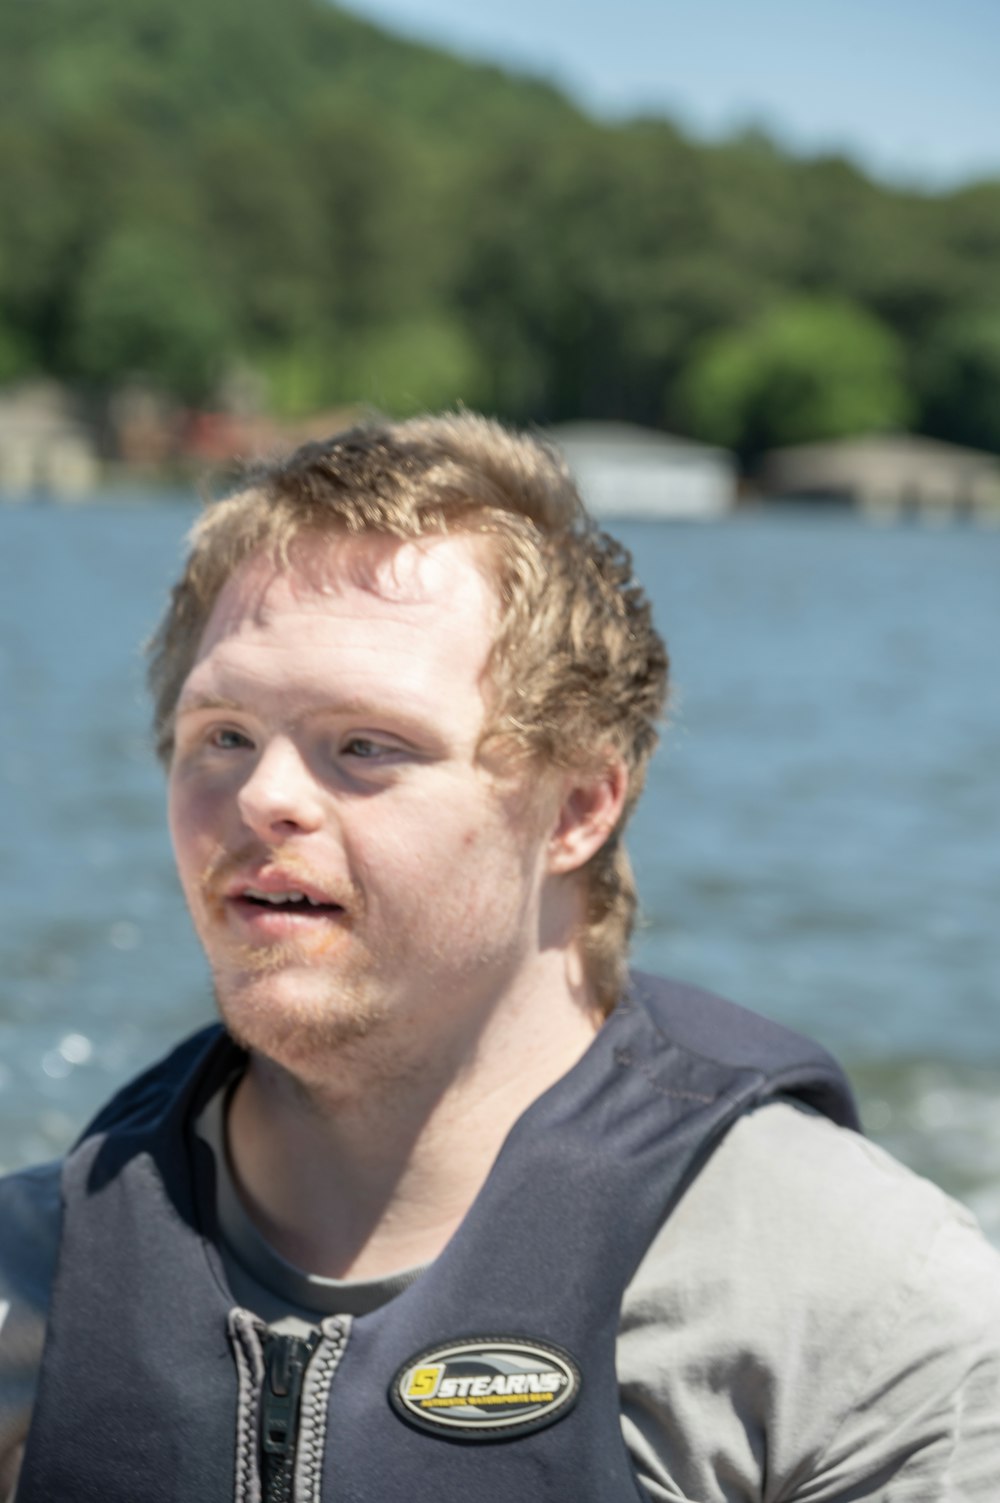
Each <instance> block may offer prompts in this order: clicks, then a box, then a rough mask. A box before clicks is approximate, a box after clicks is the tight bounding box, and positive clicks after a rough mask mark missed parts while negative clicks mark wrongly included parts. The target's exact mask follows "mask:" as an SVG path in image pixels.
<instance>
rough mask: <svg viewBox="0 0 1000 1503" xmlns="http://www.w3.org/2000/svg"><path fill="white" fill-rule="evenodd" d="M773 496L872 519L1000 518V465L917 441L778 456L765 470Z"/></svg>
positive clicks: (892, 439) (864, 442) (877, 441)
mask: <svg viewBox="0 0 1000 1503" xmlns="http://www.w3.org/2000/svg"><path fill="white" fill-rule="evenodd" d="M760 483H761V488H762V490H763V491H764V493H765V494H766V495H769V496H776V497H783V498H787V499H802V500H827V501H841V502H846V503H848V504H852V505H855V506H859V507H862V508H864V509H865V510H866V511H871V512H887V513H896V512H905V511H912V512H917V513H920V514H923V515H935V514H939V515H942V516H945V515H948V514H949V513H951V512H955V511H958V512H977V513H982V514H984V515H986V514H989V515H991V516H994V517H1000V459H998V458H997V456H996V455H994V454H984V453H981V452H980V451H979V450H977V449H963V448H960V447H958V446H957V445H955V444H945V443H939V442H937V441H936V440H935V439H930V438H920V437H917V436H915V435H911V434H884V435H872V436H870V437H866V438H852V439H842V440H838V441H837V442H834V443H824V444H803V445H801V446H800V447H796V448H792V449H775V450H773V451H772V452H771V453H770V454H766V455H765V456H764V460H763V463H762V466H761V470H760Z"/></svg>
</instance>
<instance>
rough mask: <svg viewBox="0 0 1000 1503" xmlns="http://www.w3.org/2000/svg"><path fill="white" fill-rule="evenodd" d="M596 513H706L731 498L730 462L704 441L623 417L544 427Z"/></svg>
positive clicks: (727, 506)
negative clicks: (624, 420) (614, 420)
mask: <svg viewBox="0 0 1000 1503" xmlns="http://www.w3.org/2000/svg"><path fill="white" fill-rule="evenodd" d="M548 436H549V437H550V438H551V439H553V440H554V442H555V443H557V444H558V445H559V447H560V449H562V451H563V453H564V454H565V455H566V458H567V460H568V461H569V466H570V469H571V470H572V471H573V474H574V475H575V477H576V480H577V483H578V484H579V487H580V492H581V494H582V496H583V499H584V501H585V502H586V504H587V506H588V508H589V509H590V510H591V511H592V512H593V513H594V515H595V516H598V517H605V518H611V517H631V518H648V517H656V518H659V517H676V518H683V519H686V520H698V521H702V520H707V519H710V518H712V517H719V516H722V515H723V514H724V513H725V512H727V511H730V510H731V509H732V507H733V506H734V504H735V501H736V463H735V460H734V459H733V457H732V455H730V454H728V453H727V452H726V451H725V450H724V449H711V448H707V447H706V446H705V445H703V444H697V443H693V442H692V441H691V440H690V439H686V438H675V437H673V436H671V435H670V434H666V433H659V432H657V431H655V430H653V429H650V428H637V427H633V426H632V425H630V424H628V423H564V424H561V425H560V426H559V427H556V428H552V429H550V430H549V435H548Z"/></svg>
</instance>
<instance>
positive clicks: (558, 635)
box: [149, 412, 669, 1009]
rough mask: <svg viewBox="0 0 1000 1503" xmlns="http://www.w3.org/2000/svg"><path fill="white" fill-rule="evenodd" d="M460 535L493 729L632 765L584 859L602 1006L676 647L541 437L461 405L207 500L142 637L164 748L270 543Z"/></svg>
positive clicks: (628, 899)
mask: <svg viewBox="0 0 1000 1503" xmlns="http://www.w3.org/2000/svg"><path fill="white" fill-rule="evenodd" d="M442 532H446V533H461V534H467V535H473V536H481V537H483V538H485V539H487V540H488V547H487V549H486V553H487V557H488V559H489V563H490V567H491V570H492V575H493V581H494V584H495V588H496V591H497V597H498V600H499V606H500V612H499V625H498V629H497V634H496V639H495V642H494V645H493V649H492V652H491V656H490V660H489V674H490V684H491V689H492V711H491V713H490V714H489V717H488V723H487V725H486V727H485V729H484V733H483V742H486V741H490V742H494V741H497V740H499V741H500V742H501V743H502V744H503V745H505V746H506V747H510V748H513V749H515V750H516V751H518V752H519V753H521V754H522V755H524V756H525V757H528V758H532V759H535V760H536V761H537V763H538V765H541V766H554V767H558V768H566V769H573V770H580V771H586V770H588V769H592V770H596V769H597V768H598V767H600V766H601V765H602V763H603V762H605V761H606V759H607V757H608V756H609V754H617V755H620V756H621V757H622V759H623V761H624V763H625V765H626V767H627V769H628V774H629V790H628V796H627V800H626V804H625V808H624V811H623V814H622V817H621V819H620V821H619V824H618V827H617V828H616V829H615V831H614V832H613V833H612V835H611V836H610V838H609V839H608V840H607V842H606V843H605V844H604V845H603V846H602V848H601V849H600V850H599V851H598V852H597V853H596V854H595V855H594V856H592V857H591V859H590V861H589V862H588V863H587V865H586V866H585V867H584V868H583V872H582V875H583V879H584V881H585V884H586V886H585V891H586V920H585V927H584V931H583V933H582V935H581V948H582V953H583V960H584V965H585V968H586V974H587V978H588V981H589V984H590V986H591V988H592V990H593V993H594V995H595V997H596V999H597V1000H598V1002H599V1003H600V1005H602V1006H603V1007H604V1008H605V1009H608V1008H610V1007H611V1006H613V1005H614V1003H615V1001H616V1000H617V998H618V996H619V994H620V992H621V988H622V985H623V981H624V973H625V966H626V961H627V951H628V942H629V938H630V936H631V933H632V929H633V925H634V921H635V913H636V906H637V904H636V892H635V883H634V880H633V877H632V871H631V867H630V864H629V860H628V856H627V854H626V852H625V848H624V845H623V843H622V838H621V837H622V830H623V828H624V825H625V822H626V820H627V818H628V816H629V814H630V813H631V811H632V809H633V808H634V806H635V802H636V800H637V798H638V796H639V793H640V791H641V788H642V784H643V780H644V777H645V772H646V767H647V765H648V762H649V758H650V755H651V753H652V751H653V748H654V746H655V745H656V741H657V734H658V722H659V720H660V717H661V715H662V712H663V708H664V704H665V700H666V694H667V680H668V669H669V664H668V658H667V652H666V648H665V646H664V644H663V641H662V639H661V638H660V636H659V634H658V633H657V631H656V629H655V627H654V625H653V621H652V614H651V610H650V606H649V602H648V600H647V598H646V595H645V593H644V591H643V590H642V588H641V586H640V585H639V584H638V583H637V582H636V580H635V577H634V575H633V572H632V560H631V558H630V556H629V553H628V551H627V550H626V549H625V548H624V547H623V546H622V544H620V543H619V542H617V541H616V540H615V539H614V538H612V537H610V536H609V535H608V534H607V533H606V532H603V531H602V530H601V529H600V528H598V527H597V526H596V524H595V523H594V522H593V521H592V519H591V518H590V517H589V516H588V514H587V512H586V510H585V508H584V506H583V503H582V502H581V500H580V496H579V492H578V491H577V488H576V486H575V484H574V482H573V479H572V477H571V475H570V473H569V470H568V468H567V465H566V462H565V460H564V459H563V457H562V455H561V454H560V453H559V452H558V450H557V449H555V448H554V447H552V446H551V445H550V444H548V443H546V442H544V441H543V440H542V439H540V438H538V437H535V436H529V435H526V434H522V433H513V432H510V431H508V430H507V429H505V428H503V427H502V426H501V425H500V424H499V423H497V422H495V421H493V420H491V419H488V418H484V417H480V416H477V415H475V414H472V413H468V412H460V413H451V414H444V415H442V416H426V417H418V418H413V419H411V420H410V421H408V422H402V423H384V424H377V423H373V424H369V425H363V426H360V427H356V428H352V429H349V430H348V431H347V432H344V433H340V434H337V435H335V436H334V437H333V438H330V439H328V440H326V441H325V442H322V443H312V444H306V445H304V446H303V447H302V448H300V449H298V450H296V452H295V453H294V454H292V455H291V456H289V457H288V458H286V459H282V460H279V461H277V462H275V463H271V464H266V465H261V466H258V467H257V468H256V469H254V470H252V471H250V472H249V473H248V475H247V477H246V481H245V483H244V484H243V485H242V486H241V487H240V489H239V490H238V491H237V493H236V494H235V495H232V496H230V497H228V498H226V499H223V500H219V501H214V502H211V503H209V505H208V507H207V509H206V510H205V511H204V512H203V514H202V516H201V518H200V519H199V521H198V522H197V523H196V525H195V527H194V528H193V530H192V534H191V539H190V544H191V546H190V552H189V555H188V559H187V563H186V565H185V568H184V571H183V573H182V575H181V577H180V579H179V580H178V582H177V584H176V585H175V586H174V588H173V591H172V593H171V598H170V603H169V605H168V608H167V611H166V613H165V615H164V617H163V620H162V621H161V623H160V625H159V627H158V629H157V631H156V634H155V635H154V637H153V639H152V641H151V643H150V646H149V685H150V689H151V692H152V696H153V703H154V728H155V734H156V741H157V749H158V752H159V754H160V755H161V757H162V758H163V759H164V760H165V761H169V759H170V756H171V755H172V749H173V716H174V710H175V707H176V704H177V698H178V695H179V693H180V690H181V686H182V685H183V683H184V680H185V679H186V677H187V675H188V673H189V671H190V669H191V666H192V664H193V662H194V659H195V656H196V653H197V649H198V644H199V642H200V640H201V637H202V634H203V632H204V629H205V626H206V624H207V622H208V619H209V616H210V615H211V613H212V609H213V606H214V604H215V601H216V599H217V598H218V595H219V593H220V591H221V590H222V587H223V585H224V584H225V583H226V581H227V580H228V579H229V577H230V575H231V574H232V573H233V571H234V570H235V569H237V568H238V567H239V566H240V564H242V563H243V562H244V561H245V560H247V559H248V558H250V557H251V556H253V555H255V554H257V553H260V552H262V551H269V552H270V553H271V554H272V555H273V556H274V558H275V559H276V561H277V562H278V563H279V564H280V565H281V566H283V567H288V566H289V563H290V553H289V550H290V549H291V547H292V545H293V544H294V543H296V542H297V541H298V540H301V539H303V538H308V537H313V536H315V535H319V536H331V535H332V536H338V535H339V536H341V537H343V536H345V535H346V536H358V535H360V534H377V535H381V536H388V537H393V538H399V539H411V538H417V537H422V536H427V535H428V534H433V533H442Z"/></svg>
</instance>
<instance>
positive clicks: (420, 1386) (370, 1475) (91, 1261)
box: [18, 975, 857, 1503]
mask: <svg viewBox="0 0 1000 1503" xmlns="http://www.w3.org/2000/svg"><path fill="white" fill-rule="evenodd" d="M234 1051H235V1046H234V1045H233V1044H232V1043H231V1041H230V1040H229V1039H228V1038H227V1036H226V1035H225V1034H224V1033H222V1032H221V1030H219V1029H209V1030H205V1031H204V1032H202V1033H201V1034H198V1035H196V1036H195V1037H194V1038H192V1039H189V1040H188V1041H187V1042H186V1043H184V1044H182V1045H181V1046H180V1047H179V1048H178V1049H177V1050H175V1051H174V1053H173V1054H171V1055H170V1056H169V1057H168V1058H167V1059H166V1060H164V1061H163V1062H161V1063H160V1064H159V1065H157V1066H155V1067H154V1068H153V1069H152V1070H150V1071H148V1072H147V1073H146V1074H145V1075H143V1076H141V1077H140V1078H139V1079H138V1080H137V1081H135V1082H134V1083H133V1084H132V1085H130V1086H127V1087H126V1088H125V1089H124V1090H123V1091H122V1092H121V1093H120V1094H119V1095H118V1096H117V1097H116V1098H115V1099H114V1100H113V1101H112V1102H111V1103H110V1105H109V1106H108V1107H106V1108H105V1110H104V1111H103V1112H102V1113H101V1114H100V1115H99V1116H98V1117H97V1118H96V1119H95V1121H94V1122H93V1123H92V1124H91V1126H90V1128H88V1130H87V1132H86V1133H85V1134H84V1136H83V1138H82V1139H81V1141H80V1143H79V1144H78V1145H77V1147H76V1148H75V1149H74V1150H73V1152H72V1153H71V1154H70V1155H69V1157H68V1158H67V1161H66V1165H65V1169H64V1179H63V1187H64V1188H63V1193H64V1214H63V1233H62V1241H61V1245H60V1254H59V1261H58V1267H57V1275H56V1281H55V1287H54V1290H53V1298H52V1304H51V1309H50V1314H49V1321H48V1328H47V1337H46V1344H45V1352H44V1358H43V1364H42V1372H41V1378H40V1384H39V1391H38V1397H37V1401H36V1405H35V1410H34V1416H33V1421H32V1427H31V1431H30V1435H29V1438H28V1444H27V1450H26V1456H25V1461H24V1467H23V1471H22V1475H21V1482H20V1487H19V1490H18V1503H140V1500H141V1503H182V1500H183V1503H229V1500H231V1499H236V1500H238V1503H243V1500H245V1503H253V1500H255V1499H259V1498H260V1496H261V1494H260V1491H259V1482H258V1479H257V1469H258V1468H259V1467H260V1466H261V1465H262V1464H263V1465H265V1466H266V1464H267V1457H266V1455H265V1453H266V1452H267V1451H268V1448H269V1447H270V1448H271V1449H272V1450H273V1449H274V1448H275V1447H278V1448H279V1449H280V1445H281V1443H282V1439H283V1434H282V1424H283V1423H284V1421H283V1420H282V1417H281V1413H280V1404H281V1402H285V1404H286V1406H287V1405H289V1404H291V1403H293V1401H294V1403H295V1404H297V1405H300V1406H301V1409H302V1411H303V1414H304V1415H305V1420H307V1421H308V1424H307V1429H308V1436H307V1438H306V1442H305V1445H304V1448H303V1449H300V1451H299V1453H298V1455H297V1457H296V1458H295V1472H294V1480H293V1476H292V1473H291V1472H289V1474H288V1476H287V1477H286V1478H285V1481H284V1483H283V1484H282V1485H281V1487H280V1488H279V1490H278V1491H277V1492H275V1493H274V1496H280V1497H283V1498H288V1499H289V1500H296V1503H297V1500H300V1499H303V1500H307V1503H421V1500H424V1499H433V1500H434V1503H469V1500H475V1503H510V1500H511V1499H512V1498H515V1499H529V1498H530V1499H531V1500H532V1503H566V1500H568V1499H572V1500H573V1503H626V1500H632V1503H636V1500H639V1499H641V1498H643V1497H644V1496H645V1495H644V1493H643V1491H642V1489H641V1487H640V1484H639V1482H638V1480H637V1478H636V1476H635V1473H634V1470H633V1468H632V1465H631V1462H630V1459H629V1456H628V1453H627V1451H626V1449H625V1445H624V1442H623V1439H622V1433H621V1426H620V1413H619V1410H620V1406H619V1397H618V1388H617V1379H616V1374H615V1340H616V1334H617V1330H618V1323H619V1311H620V1306H621V1301H622V1297H623V1293H624V1290H625V1288H626V1286H627V1284H628V1283H629V1281H630V1279H631V1278H632V1275H633V1273H634V1271H635V1269H636V1267H637V1265H638V1263H639V1262H640V1260H641V1258H642V1256H643V1254H644V1253H645V1251H646V1249H647V1247H648V1246H649V1244H650V1242H651V1240H652V1238H653V1237H654V1236H655V1234H656V1231H657V1229H658V1228H659V1226H660V1225H661V1224H662V1222H663V1220H664V1218H665V1216H666V1215H668V1214H669V1212H670V1210H671V1208H672V1207H673V1205H674V1204H675V1203H676V1201H677V1199H678V1198H679V1196H680V1195H681V1193H682V1192H683V1190H684V1188H685V1186H686V1185H687V1184H688V1183H689V1182H690V1180H691V1178H692V1177H693V1176H694V1175H695V1174H696V1173H697V1172H698V1169H699V1168H700V1167H701V1165H702V1164H703V1162H704V1160H705V1159H706V1157H707V1155H708V1154H709V1153H710V1152H711V1151H712V1149H713V1148H714V1146H715V1145H716V1144H717V1143H718V1141H719V1139H720V1138H721V1136H722V1134H723V1133H724V1132H725V1131H726V1129H727V1128H728V1127H729V1126H730V1125H731V1123H732V1122H733V1121H734V1120H735V1119H736V1118H737V1117H738V1116H739V1115H740V1114H741V1113H742V1112H744V1111H745V1110H746V1109H747V1108H748V1107H750V1106H752V1105H754V1104H755V1103H757V1102H759V1101H761V1100H764V1099H766V1098H768V1097H771V1096H774V1095H777V1094H783V1095H789V1096H794V1097H797V1098H799V1099H801V1100H804V1101H806V1102H807V1103H809V1104H810V1105H812V1106H813V1107H815V1108H817V1109H818V1110H820V1111H822V1112H823V1113H825V1114H826V1115H828V1116H830V1117H832V1118H833V1119H834V1120H835V1121H837V1122H840V1123H841V1124H843V1125H846V1126H850V1127H856V1126H857V1119H856V1115H855V1111H854V1106H853V1103H852V1100H851V1096H850V1091H849V1089H848V1087H847V1085H846V1082H845V1080H844V1078H843V1075H842V1074H841V1072H840V1070H839V1069H838V1067H837V1066H836V1065H835V1064H834V1062H833V1061H832V1060H831V1059H830V1058H829V1056H828V1055H826V1054H825V1053H824V1052H823V1051H822V1050H821V1049H820V1048H818V1046H816V1045H815V1044H812V1043H810V1042H809V1041H807V1040H805V1039H802V1038H800V1037H799V1036H798V1035H796V1034H793V1033H790V1032H788V1031H787V1030H785V1029H783V1028H780V1027H778V1026H777V1025H775V1024H773V1023H770V1022H767V1021H765V1020H764V1019H763V1018H760V1017H758V1016H756V1015H755V1014H752V1013H748V1012H746V1011H744V1010H742V1009H740V1008H736V1007H733V1006H732V1004H730V1003H726V1002H723V1001H721V1000H720V999H719V998H716V997H712V996H710V995H709V994H707V993H704V992H701V991H698V990H696V989H694V988H689V987H684V986H680V985H677V984H672V983H666V982H659V981H654V980H652V979H651V978H648V977H643V976H638V975H637V976H634V977H633V981H632V985H631V987H630V989H629V992H628V994H627V995H626V997H625V998H624V999H623V1001H622V1002H621V1003H620V1004H619V1006H618V1007H617V1008H616V1010H615V1012H614V1013H613V1014H612V1015H611V1017H610V1018H609V1019H608V1021H607V1022H606V1023H605V1025H604V1026H603V1028H602V1029H601V1030H600V1032H599V1033H598V1035H597V1037H596V1039H595V1040H594V1043H593V1044H592V1046H591V1047H590V1049H589V1050H588V1051H587V1053H586V1054H585V1055H584V1057H583V1058H582V1059H581V1060H580V1061H579V1062H578V1064H576V1065H575V1066H574V1067H573V1069H571V1070H570V1071H569V1072H568V1073H567V1074H566V1075H565V1076H564V1077H563V1078H562V1079H561V1080H560V1081H558V1082H557V1083H556V1084H555V1085H554V1086H553V1087H552V1088H551V1089H550V1090H548V1091H547V1092H545V1093H544V1094H543V1095H542V1096H541V1097H540V1098H539V1099H538V1100H537V1101H536V1102H534V1104H533V1105H532V1106H531V1107H530V1108H529V1109H528V1110H527V1111H526V1112H525V1113H524V1114H523V1115H522V1116H521V1118H520V1119H519V1120H518V1121H517V1122H516V1123H515V1125H514V1127H513V1129H512V1130H511V1132H510V1134H509V1136H508V1138H507V1141H506V1143H505V1144H504V1147H503V1149H502V1150H501V1152H500V1154H499V1156H498V1158H497V1161H496V1163H495V1165H494V1167H493V1169H492V1171H491V1173H490V1175H489V1177H488V1179H487V1182H486V1184H485V1185H484V1187H483V1189H482V1190H481V1192H480V1194H479V1196H478V1197H477V1199H476V1201H475V1202H474V1204H473V1206H472V1207H471V1209H470V1210H469V1212H468V1214H467V1216H466V1217H465V1219H464V1221H463V1222H462V1224H461V1226H460V1228H459V1230H458V1231H457V1232H456V1234H455V1235H454V1237H453V1238H452V1239H451V1241H450V1242H449V1243H448V1245H447V1247H446V1248H445V1249H444V1251H443V1252H442V1253H441V1255H440V1256H439V1257H438V1259H437V1260H436V1261H435V1263H434V1264H433V1265H432V1266H431V1267H430V1268H429V1269H428V1270H427V1271H426V1272H425V1273H424V1274H423V1275H422V1276H421V1277H420V1278H419V1279H418V1280H417V1282H416V1283H414V1284H413V1285H412V1286H411V1287H410V1288H408V1289H407V1290H405V1291H404V1292H403V1293H402V1294H399V1295H397V1296H396V1297H395V1298H394V1299H393V1300H391V1301H390V1302H389V1303H388V1304H386V1305H383V1306H382V1307H381V1308H380V1309H377V1310H375V1311H373V1312H371V1313H370V1314H367V1315H364V1316H360V1317H357V1318H355V1319H354V1320H353V1321H347V1320H345V1321H336V1320H334V1321H327V1322H325V1323H324V1333H323V1336H322V1338H321V1341H320V1346H319V1347H318V1348H317V1350H316V1351H315V1352H313V1353H312V1355H311V1357H310V1355H309V1353H308V1352H307V1353H306V1356H307V1357H309V1365H308V1367H307V1368H306V1371H305V1376H304V1377H303V1374H302V1373H301V1371H300V1372H298V1373H294V1372H293V1373H292V1374H291V1377H292V1378H294V1380H295V1381H294V1382H292V1381H291V1379H290V1378H289V1376H288V1374H287V1373H285V1374H284V1376H282V1375H281V1374H279V1377H278V1379H277V1380H274V1375H273V1373H271V1374H270V1378H271V1380H272V1386H273V1387H274V1388H275V1389H276V1391H277V1394H278V1397H277V1399H276V1400H275V1402H276V1403H277V1404H278V1405H279V1409H278V1411H274V1410H273V1409H272V1410H271V1411H270V1412H269V1415H268V1414H267V1413H265V1414H264V1416H263V1418H262V1416H261V1411H260V1388H261V1386H262V1385H265V1384H266V1382H267V1380H268V1373H266V1372H265V1360H266V1355H267V1341H268V1333H267V1331H266V1330H261V1329H260V1322H255V1321H254V1319H253V1317H252V1316H250V1315H249V1314H246V1313H244V1314H239V1313H237V1314H235V1315H234V1313H233V1309H232V1306H233V1301H232V1297H231V1295H230V1293H229V1291H228V1288H227V1285H226V1279H225V1274H224V1271H223V1266H222V1261H221V1257H220V1254H219V1250H218V1228H217V1226H216V1222H215V1210H214V1205H215V1196H214V1161H213V1158H212V1154H211V1152H210V1150H209V1149H208V1148H207V1146H206V1145H205V1144H204V1143H202V1142H201V1141H200V1140H199V1139H198V1138H197V1137H196V1136H195V1135H194V1134H193V1133H192V1132H191V1131H190V1124H191V1122H192V1120H193V1119H194V1117H195V1116H196V1115H197V1113H198V1111H199V1110H200V1108H201V1106H202V1105H203V1104H204V1102H205V1101H207V1100H208V1099H209V1097H210V1096H211V1094H212V1093H213V1092H214V1091H215V1090H217V1089H218V1088H219V1085H220V1082H221V1081H222V1080H224V1079H225V1078H226V1077H227V1076H228V1075H229V1074H230V1073H231V1071H232V1069H233V1065H234ZM293 1366H294V1364H293ZM283 1371H284V1370H282V1372H283ZM300 1383H301V1391H300V1387H299V1384H300ZM282 1395H284V1399H283V1400H282ZM477 1395H478V1396H477ZM491 1406H492V1407H491ZM276 1412H277V1418H275V1413H276ZM269 1416H270V1417H269ZM304 1422H305V1421H304ZM262 1432H263V1433H262ZM265 1496H266V1494H265Z"/></svg>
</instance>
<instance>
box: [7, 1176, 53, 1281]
mask: <svg viewBox="0 0 1000 1503" xmlns="http://www.w3.org/2000/svg"><path fill="white" fill-rule="evenodd" d="M61 1174H62V1164H61V1162H60V1161H58V1160H55V1161H53V1162H52V1163H48V1164H39V1165H37V1166H36V1167H34V1168H32V1169H21V1170H19V1171H18V1172H17V1173H15V1174H7V1175H4V1176H3V1177H2V1178H0V1305H3V1304H4V1303H6V1304H8V1305H9V1306H12V1305H13V1304H14V1303H15V1302H16V1303H18V1304H22V1303H28V1304H31V1305H34V1306H36V1307H41V1308H44V1307H46V1306H47V1305H48V1300H49V1291H50V1289H51V1286H52V1279H53V1276H54V1273H55V1263H56V1252H57V1248H58V1244H59V1229H60V1225H61V1221H62V1200H61Z"/></svg>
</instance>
